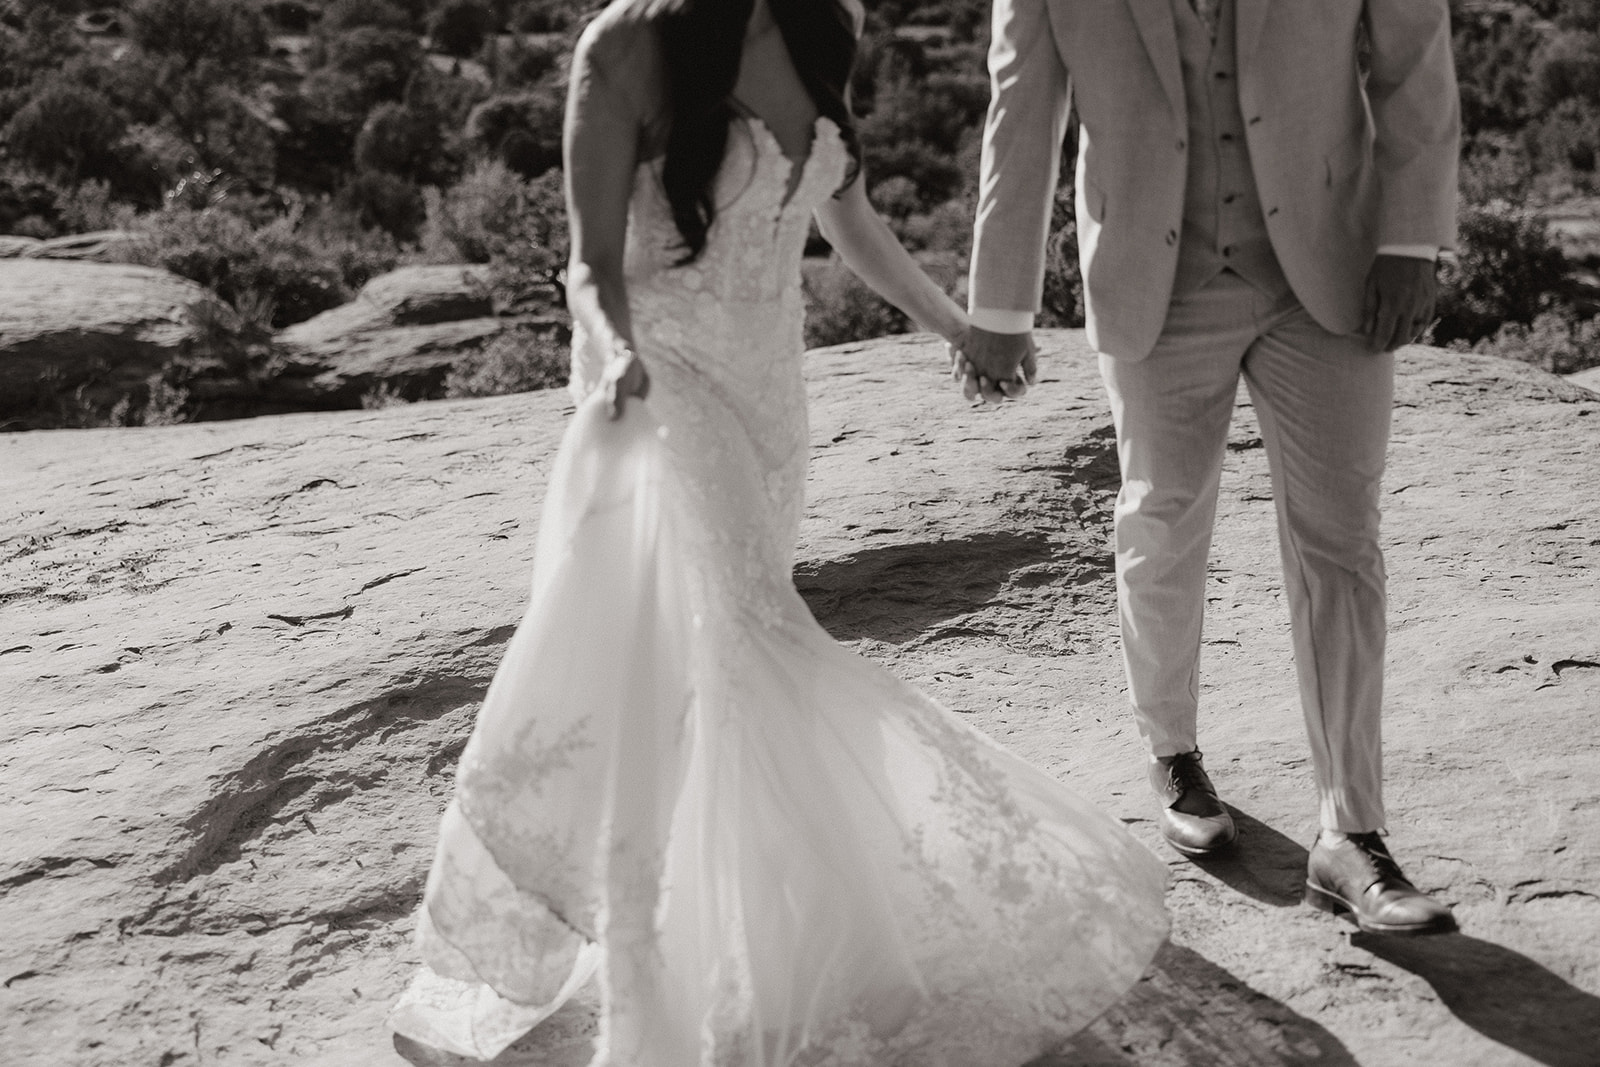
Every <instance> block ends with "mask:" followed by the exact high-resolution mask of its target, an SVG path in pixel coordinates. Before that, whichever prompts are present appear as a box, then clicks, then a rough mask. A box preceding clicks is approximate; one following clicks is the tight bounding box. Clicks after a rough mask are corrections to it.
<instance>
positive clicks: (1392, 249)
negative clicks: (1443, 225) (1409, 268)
mask: <svg viewBox="0 0 1600 1067" xmlns="http://www.w3.org/2000/svg"><path fill="white" fill-rule="evenodd" d="M1378 255H1380V256H1405V257H1406V258H1408V259H1426V260H1429V261H1437V260H1438V258H1439V247H1438V246H1437V245H1379V246H1378Z"/></svg>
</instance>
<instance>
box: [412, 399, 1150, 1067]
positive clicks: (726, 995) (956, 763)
mask: <svg viewBox="0 0 1600 1067" xmlns="http://www.w3.org/2000/svg"><path fill="white" fill-rule="evenodd" d="M662 435H663V431H662V429H661V427H660V425H659V423H657V421H656V420H655V418H654V416H653V414H652V412H651V410H650V408H649V405H648V403H646V402H638V401H636V402H633V403H631V404H630V405H629V408H628V412H627V414H626V415H625V416H624V417H623V418H622V419H620V420H618V421H614V422H613V421H608V420H607V418H606V416H605V411H604V408H603V407H602V406H601V405H600V403H599V402H598V400H597V399H595V398H591V399H590V400H588V401H586V402H585V403H584V404H582V405H581V406H580V408H579V410H578V412H577V414H576V416H575V417H574V419H573V422H572V425H571V427H570V428H569V430H568V433H567V436H566V438H565V440H564V442H563V444H562V448H561V451H560V453H559V455H558V458H557V462H556V466H555V470H554V471H553V473H552V477H551V481H550V485H549V490H548V495H547V498H546V502H545V509H544V514H543V517H542V519H541V525H540V532H539V542H538V548H537V555H536V561H535V568H534V579H533V589H532V596H531V599H530V605H529V609H528V612H527V615H526V617H525V618H524V619H523V622H522V624H521V625H520V627H519V628H518V630H517V632H516V635H515V636H514V637H513V638H512V641H511V644H510V646H509V648H508V650H507V653H506V656H505V659H504V661H503V662H502V664H501V666H500V669H499V671H498V673H497V674H496V676H495V679H494V682H493V684H492V685H491V687H490V690H489V693H488V696H487V698H486V700H485V702H484V705H483V708H482V710H481V711H480V714H479V717H478V721H477V724H476V727H475V729H474V732H473V735H472V738H471V740H470V741H469V743H468V746H467V748H466V751H465V752H464V754H463V756H462V760H461V766H460V768H459V771H458V779H457V789H456V795H455V798H454V799H453V800H452V802H451V804H450V806H449V808H448V810H447V811H446V813H445V815H444V818H443V822H442V826H441V833H440V842H439V846H438V850H437V853H436V856H435V860H434V864H433V867H432V870H431V872H430V875H429V879H428V885H427V890H426V894H425V898H424V902H423V905H422V908H421V910H420V913H419V922H418V941H419V944H420V947H421V950H422V954H423V958H424V964H425V965H424V967H423V968H422V970H421V972H420V973H419V974H418V976H417V978H416V980H415V981H414V982H413V984H412V986H411V988H410V989H408V991H407V992H406V994H405V995H404V996H403V997H402V999H401V1001H400V1002H399V1004H398V1005H397V1006H396V1008H395V1009H394V1012H393V1013H392V1015H391V1025H392V1026H393V1027H394V1028H395V1029H396V1030H398V1031H400V1032H401V1033H404V1034H406V1035H408V1036H410V1037H412V1038H415V1039H416V1040H419V1041H422V1042H424V1043H426V1044H428V1045H432V1046H434V1047H437V1048H441V1049H445V1050H448V1051H452V1052H456V1053H460V1054H464V1055H469V1056H475V1057H478V1058H492V1057H493V1056H494V1055H496V1054H497V1053H498V1052H499V1051H501V1050H502V1049H503V1048H505V1047H506V1046H507V1045H508V1044H509V1043H510V1042H512V1041H513V1040H515V1039H516V1038H517V1037H519V1036H520V1035H522V1034H523V1033H525V1032H526V1031H527V1030H528V1029H530V1028H531V1027H533V1026H535V1025H537V1024H538V1023H539V1022H540V1021H542V1020H543V1019H544V1018H546V1017H547V1016H548V1015H550V1014H551V1013H553V1012H554V1011H555V1010H556V1009H557V1008H558V1007H559V1006H560V1005H561V1004H562V1003H563V1002H564V1001H566V1000H567V999H568V998H569V997H571V996H572V995H573V993H574V992H575V991H576V990H577V989H578V988H579V987H580V986H581V985H582V984H583V983H584V982H585V981H587V980H588V979H589V978H590V976H591V975H592V974H594V973H596V972H598V976H599V980H600V982H601V1019H600V1037H599V1039H598V1041H597V1049H596V1053H595V1057H594V1060H593V1064H594V1065H595V1067H735V1065H736V1067H790V1065H799V1067H822V1065H829V1067H868V1065H871V1067H892V1065H906V1067H911V1065H916V1067H941V1065H944V1067H991V1065H992V1067H1009V1065H1012V1064H1022V1063H1023V1062H1025V1061H1026V1060H1028V1059H1031V1058H1033V1057H1035V1056H1038V1055H1040V1054H1042V1053H1045V1052H1048V1051H1050V1050H1051V1049H1052V1048H1054V1047H1056V1046H1058V1045H1059V1044H1060V1043H1061V1042H1062V1041H1063V1040H1064V1039H1065V1038H1066V1037H1067V1036H1069V1035H1070V1034H1072V1033H1073V1032H1075V1031H1076V1030H1078V1029H1080V1028H1081V1027H1083V1026H1084V1025H1086V1024H1087V1023H1088V1022H1090V1021H1092V1020H1093V1019H1094V1018H1095V1016H1096V1015H1098V1014H1099V1013H1100V1012H1101V1011H1103V1010H1104V1009H1105V1008H1106V1007H1108V1006H1109V1005H1110V1004H1111V1003H1112V1002H1113V1001H1115V1000H1116V999H1117V998H1118V997H1120V996H1121V995H1122V993H1123V992H1124V991H1126V990H1127V989H1128V988H1129V987H1130V986H1131V985H1132V984H1133V983H1134V982H1135V981H1137V980H1138V978H1139V976H1140V975H1141V973H1142V972H1143V971H1144V969H1145V967H1146V966H1147V965H1148V963H1149V961H1150V959H1151V957H1152V956H1153V955H1154V953H1155V951H1156V949H1157V948H1158V947H1159V946H1160V944H1161V943H1162V941H1163V940H1164V939H1165V936H1166V932H1167V917H1166V912H1165V909H1164V907H1163V904H1162V895H1163V891H1164V888H1165V868H1164V867H1163V865H1162V864H1160V863H1159V862H1158V861H1157V860H1156V859H1155V858H1154V857H1153V856H1151V855H1150V854H1149V852H1148V851H1146V850H1145V849H1144V848H1143V847H1142V846H1141V845H1139V844H1138V843H1137V842H1135V841H1134V840H1133V839H1132V838H1131V837H1130V836H1129V835H1128V834H1127V832H1126V831H1125V829H1124V828H1123V827H1122V826H1121V825H1120V824H1119V823H1117V822H1116V820H1114V819H1112V818H1110V817H1109V816H1107V815H1106V814H1104V813H1102V812H1100V811H1099V810H1097V809H1096V808H1095V807H1093V806H1092V805H1091V804H1089V803H1087V802H1086V801H1084V800H1083V799H1082V798H1080V797H1078V796H1077V795H1076V794H1075V793H1073V792H1072V791H1071V790H1070V789H1068V788H1067V787H1066V786H1064V785H1062V784H1061V783H1060V782H1058V781H1056V780H1055V779H1053V778H1052V777H1050V776H1049V775H1048V774H1046V773H1044V772H1043V771H1041V770H1039V769H1037V768H1035V767H1033V766H1032V765H1030V764H1028V763H1026V762H1025V761H1023V760H1020V759H1018V758H1016V757H1015V756H1012V755H1011V754H1009V753H1007V752H1006V751H1005V750H1003V749H1001V748H1000V747H998V746H997V745H995V744H993V743H992V742H990V741H989V740H988V739H987V738H986V737H985V736H983V735H982V734H980V733H978V732H977V731H976V730H973V729H972V728H970V727H968V726H967V725H966V724H965V723H963V722H961V721H960V720H959V719H958V718H957V717H955V716H954V715H952V714H951V713H949V712H947V711H946V710H944V709H942V708H940V707H939V706H938V705H936V704H935V703H934V702H933V701H931V700H930V699H928V698H927V697H926V696H924V695H923V694H921V693H920V692H919V691H917V690H916V689H915V688H913V687H911V686H909V685H907V684H905V683H903V682H901V681H900V680H898V679H896V678H894V677H893V676H891V675H890V674H888V673H887V672H885V671H884V670H882V669H881V668H879V667H877V666H876V665H874V664H872V663H870V662H868V661H866V660H864V659H862V658H860V657H858V656H856V655H854V654H853V653H851V652H849V651H848V650H846V649H844V648H842V647H841V646H839V645H838V644H837V643H835V642H834V641H833V640H832V639H831V638H830V637H829V636H828V635H827V633H826V632H824V631H823V630H822V629H821V627H820V626H818V624H817V623H816V622H815V621H814V620H813V618H812V617H811V615H810V613H809V611H808V610H807V608H806V606H805V604H804V602H803V601H802V600H801V599H800V597H799V596H798V595H797V594H796V593H795V591H794V588H793V585H792V584H791V583H790V581H789V579H788V576H787V575H775V576H772V580H771V581H770V582H767V583H765V584H763V583H755V584H754V585H753V586H751V587H746V588H732V587H724V585H725V584H726V583H724V584H723V585H719V583H718V580H717V579H715V577H711V578H708V577H707V576H708V575H711V576H715V575H717V574H718V573H720V571H719V568H718V567H717V566H716V564H717V562H718V561H717V560H715V559H711V558H708V556H709V555H711V554H713V553H716V552H717V551H718V549H717V543H718V542H717V539H716V537H715V536H714V534H715V531H707V530H705V529H703V528H700V527H698V526H697V522H700V521H701V519H700V517H697V515H696V514H695V512H694V508H693V507H692V506H691V504H690V501H692V500H693V499H694V494H693V493H692V492H691V491H690V489H689V487H687V486H685V485H684V484H682V477H681V474H680V472H679V471H677V470H675V463H674V458H673V456H672V454H671V452H670V451H669V450H668V449H667V448H665V447H664V444H663V440H662Z"/></svg>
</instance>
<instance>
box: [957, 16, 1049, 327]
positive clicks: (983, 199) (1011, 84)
mask: <svg viewBox="0 0 1600 1067" xmlns="http://www.w3.org/2000/svg"><path fill="white" fill-rule="evenodd" d="M989 79H990V97H989V114H988V118H987V120H986V122H985V124H984V129H983V164H982V168H981V170H980V172H979V179H978V210H977V219H976V221H975V223H974V226H973V235H972V276H971V279H970V282H969V286H968V293H969V304H970V306H971V307H973V308H983V309H987V310H995V311H1026V312H1034V311H1037V310H1038V306H1039V294H1040V289H1041V287H1042V286H1043V283H1044V257H1045V242H1046V240H1047V239H1048V237H1049V228H1050V208H1051V203H1052V200H1053V197H1054V193H1055V188H1056V181H1057V179H1058V177H1059V174H1058V172H1059V170H1060V164H1061V143H1062V140H1063V139H1064V138H1065V137H1066V132H1067V112H1068V108H1069V106H1070V104H1071V91H1070V82H1069V80H1068V76H1067V68H1066V65H1065V63H1064V62H1063V61H1062V59H1061V55H1060V53H1059V51H1058V50H1057V48H1056V42H1055V36H1054V34H1053V33H1052V32H1051V27H1050V17H1049V10H1048V5H1047V0H994V22H993V33H992V36H991V39H990V44H989Z"/></svg>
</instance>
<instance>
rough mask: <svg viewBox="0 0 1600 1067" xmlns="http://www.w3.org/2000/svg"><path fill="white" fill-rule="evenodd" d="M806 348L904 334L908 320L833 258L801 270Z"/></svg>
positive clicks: (908, 324) (909, 324)
mask: <svg viewBox="0 0 1600 1067" xmlns="http://www.w3.org/2000/svg"><path fill="white" fill-rule="evenodd" d="M804 288H805V298H806V325H805V344H806V347H807V348H821V347H824V346H826V345H837V344H844V343H845V342H846V341H864V340H867V339H868V338H872V337H884V336H887V335H889V334H895V333H905V332H907V331H908V330H910V329H911V322H910V320H908V319H907V318H906V317H905V316H904V315H902V314H901V313H900V312H899V311H898V310H897V309H896V308H894V307H893V306H892V305H890V304H888V303H886V302H885V301H884V300H883V299H882V298H880V297H879V296H878V294H876V293H874V292H873V291H872V290H871V289H869V288H867V286H866V284H865V283H863V282H862V281H861V279H859V278H857V277H856V276H855V275H854V274H853V273H851V271H850V268H848V267H846V266H845V265H844V263H843V262H842V261H840V260H839V259H838V258H837V257H835V258H831V259H829V261H828V262H827V263H826V264H825V265H819V266H817V267H815V268H812V269H808V270H807V271H806V272H805V286H804Z"/></svg>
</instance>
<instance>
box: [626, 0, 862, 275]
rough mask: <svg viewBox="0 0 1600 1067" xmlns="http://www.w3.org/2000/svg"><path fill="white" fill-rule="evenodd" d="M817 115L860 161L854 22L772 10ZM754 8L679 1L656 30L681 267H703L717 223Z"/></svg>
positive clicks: (828, 10) (825, 12) (827, 0)
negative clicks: (699, 263)
mask: <svg viewBox="0 0 1600 1067" xmlns="http://www.w3.org/2000/svg"><path fill="white" fill-rule="evenodd" d="M767 5H768V7H769V8H771V10H772V17H773V19H774V21H776V22H777V24H778V30H779V32H780V33H781V34H782V35H783V43H784V45H785V46H787V48H788V50H789V56H790V58H791V59H792V60H793V61H794V65H795V69H796V70H797V71H798V72H799V75H800V81H801V83H802V84H803V85H804V86H805V88H806V92H807V93H809V94H810V96H811V100H812V102H813V103H814V104H815V105H816V108H817V110H818V111H819V112H820V113H821V114H823V115H825V116H827V117H828V118H830V119H832V120H833V122H834V123H835V125H837V126H838V127H839V132H840V133H841V134H842V135H843V138H844V143H845V146H846V147H847V148H848V149H849V151H850V158H851V159H852V160H853V161H854V163H853V165H852V166H851V168H850V175H849V180H851V181H853V180H855V176H856V173H857V172H858V171H859V169H860V164H861V145H860V142H859V141H858V140H857V137H856V130H855V123H854V122H853V121H852V120H851V117H850V108H849V106H848V105H847V104H846V102H845V93H846V90H847V87H848V86H849V84H850V70H851V67H852V66H853V65H854V63H855V56H856V34H855V25H854V20H853V18H852V16H851V14H850V12H849V11H847V10H846V9H845V8H844V6H843V5H842V4H841V3H840V0H767ZM754 8H755V0H679V2H677V3H670V4H668V5H665V10H662V11H661V13H660V15H659V16H658V20H657V27H658V32H659V34H660V40H661V52H662V60H663V65H664V67H665V74H666V83H667V119H668V121H669V122H670V128H669V131H668V133H667V152H666V159H665V161H664V162H663V165H662V171H661V182H662V184H663V185H664V186H665V187H666V194H667V202H668V203H669V204H671V205H672V218H673V221H674V222H676V223H677V226H678V233H679V234H681V235H682V237H683V245H684V248H685V254H684V256H683V258H682V259H680V260H679V261H678V263H679V265H680V266H681V265H683V264H685V263H692V262H694V260H696V259H698V258H699V256H700V253H701V252H703V251H704V250H705V247H706V233H707V231H709V230H710V229H711V223H712V221H713V220H714V219H715V218H716V213H717V206H716V202H715V199H714V191H713V186H714V183H715V181H716V177H717V171H718V170H719V169H720V168H721V166H722V158H723V153H724V152H725V151H726V149H727V146H728V125H729V123H730V122H732V121H733V119H734V118H735V116H736V115H737V112H736V111H735V110H734V107H733V89H734V85H735V83H736V82H737V81H738V80H739V57H740V54H741V52H742V51H743V48H744V35H745V30H746V28H747V27H748V24H749V22H750V13H751V12H752V11H753V10H754Z"/></svg>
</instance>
